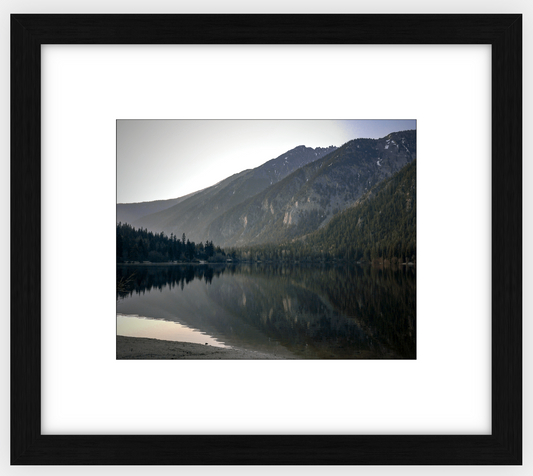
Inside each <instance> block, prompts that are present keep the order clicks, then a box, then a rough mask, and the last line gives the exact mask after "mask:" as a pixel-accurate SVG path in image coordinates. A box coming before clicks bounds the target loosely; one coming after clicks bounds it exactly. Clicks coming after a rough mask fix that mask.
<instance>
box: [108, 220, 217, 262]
mask: <svg viewBox="0 0 533 476" xmlns="http://www.w3.org/2000/svg"><path fill="white" fill-rule="evenodd" d="M198 260H205V261H209V262H224V261H226V253H225V252H224V250H223V249H221V248H220V246H215V245H214V244H213V242H212V241H209V240H206V242H205V243H202V242H200V243H195V242H194V241H190V240H189V239H187V238H186V236H185V233H183V235H182V237H181V239H180V238H178V237H177V236H176V235H174V234H173V233H171V234H170V236H166V235H165V233H163V232H161V233H153V232H151V231H148V230H147V229H146V228H144V229H143V228H139V229H136V228H134V227H133V226H131V225H130V224H128V223H118V224H117V263H125V262H130V261H136V262H142V261H150V262H152V263H162V262H168V261H185V262H193V261H198Z"/></svg>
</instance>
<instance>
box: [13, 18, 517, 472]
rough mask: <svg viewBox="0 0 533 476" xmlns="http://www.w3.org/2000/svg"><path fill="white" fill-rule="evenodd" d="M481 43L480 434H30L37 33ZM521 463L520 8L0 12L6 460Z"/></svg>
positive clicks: (36, 336) (71, 40)
mask: <svg viewBox="0 0 533 476" xmlns="http://www.w3.org/2000/svg"><path fill="white" fill-rule="evenodd" d="M242 43H247V44H285V43H287V44H430V45H437V44H455V45H457V44H489V45H491V47H492V78H491V79H492V203H491V207H492V296H491V299H492V362H491V364H492V395H491V398H492V434H491V435H367V436H364V435H348V436H346V435H309V436H298V435H278V436H275V435H262V436H261V435H256V436H250V435H231V436H230V435H226V436H212V435H211V436H210V435H193V436H186V435H185V436H184V435H181V436H140V435H138V436H134V435H128V436H126V435H124V436H120V435H115V436H113V435H111V436H109V435H107V436H106V435H61V436H57V435H54V436H52V435H42V434H41V145H40V144H41V122H40V120H41V119H40V117H41V80H40V77H41V53H40V48H41V45H44V44H242ZM521 463H522V15H520V14H508V15H481V14H480V15H477V14H473V15H212V14H206V15H196V14H195V15H56V14H50V15H44V14H35V15H33V14H29V15H23V14H14V15H12V16H11V464H12V465H48V464H54V465H58V464H68V465H95V464H98V465H224V464H231V465H239V464H246V465H250V464H254V465H356V464H359V465H374V464H375V465H404V464H410V465H418V464H424V465H427V464H432V465H451V464H453V465H474V464H478V465H517V464H521Z"/></svg>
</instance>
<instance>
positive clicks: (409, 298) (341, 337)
mask: <svg viewBox="0 0 533 476" xmlns="http://www.w3.org/2000/svg"><path fill="white" fill-rule="evenodd" d="M132 274H133V280H132V282H131V283H130V286H131V290H130V292H129V293H127V294H120V295H118V296H117V298H118V300H117V313H120V314H136V315H140V316H146V317H150V318H156V319H164V320H166V321H173V322H178V323H180V324H182V325H184V326H187V327H189V328H192V329H197V330H199V331H200V332H202V333H205V334H207V335H210V336H212V337H213V338H215V339H217V340H218V341H220V342H223V343H224V344H226V345H230V346H236V347H243V348H248V349H253V350H259V351H266V352H270V351H275V352H278V353H279V352H280V350H283V351H286V352H287V353H292V354H295V355H296V356H297V357H300V358H311V359H394V358H403V359H415V358H416V276H415V274H416V272H415V270H414V269H413V268H411V267H400V268H398V269H376V268H373V267H371V266H365V267H360V266H348V265H342V266H333V265H300V266H299V265H276V264H250V265H246V264H240V265H230V266H224V265H219V266H209V265H194V266H190V265H189V266H182V265H169V266H137V267H135V266H124V265H118V266H117V280H118V279H120V278H121V277H125V278H127V277H129V276H131V275H132Z"/></svg>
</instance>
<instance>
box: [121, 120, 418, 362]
mask: <svg viewBox="0 0 533 476" xmlns="http://www.w3.org/2000/svg"><path fill="white" fill-rule="evenodd" d="M416 155H417V136H416V119H391V120H388V119H379V120H378V119H353V120H346V119H343V120H318V119H317V120H183V119H179V120H178V119H176V120H171V119H165V120H156V119H147V120H144V119H118V120H117V121H116V158H117V202H116V203H117V205H116V283H117V288H116V304H117V306H116V316H117V317H116V319H117V321H116V346H117V347H116V358H117V359H125V360H135V359H145V360H155V359H163V360H174V359H213V360H215V359H246V360H257V359H261V360H266V359H407V360H413V359H416V358H417V354H416V349H417V340H416V328H417V325H416V324H417V321H416Z"/></svg>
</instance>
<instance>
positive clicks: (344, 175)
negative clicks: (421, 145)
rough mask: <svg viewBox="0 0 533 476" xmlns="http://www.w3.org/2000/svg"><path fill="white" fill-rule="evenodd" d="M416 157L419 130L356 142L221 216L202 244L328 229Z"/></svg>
mask: <svg viewBox="0 0 533 476" xmlns="http://www.w3.org/2000/svg"><path fill="white" fill-rule="evenodd" d="M415 158H416V131H414V130H410V131H401V132H395V133H391V134H389V135H387V136H386V137H383V138H381V139H355V140H352V141H350V142H347V143H346V144H344V145H343V146H342V147H340V148H339V149H337V150H335V151H334V152H332V153H330V154H327V155H325V156H323V157H322V158H320V159H318V160H315V161H313V162H310V163H308V164H307V165H304V166H302V167H300V168H299V169H297V170H296V171H294V172H293V173H291V174H290V175H288V176H287V177H285V178H284V179H283V180H280V181H279V182H277V183H273V184H272V185H271V186H268V187H267V188H265V189H264V190H263V191H261V192H259V193H257V194H255V195H254V196H252V197H250V198H248V199H246V200H243V201H242V202H241V203H240V204H238V205H236V206H234V207H233V208H231V209H229V210H227V211H225V212H223V213H221V214H220V215H219V216H218V217H216V218H215V219H214V220H213V221H212V222H211V223H210V225H209V226H208V227H207V234H206V235H205V236H204V239H209V240H211V241H213V242H215V243H217V244H219V245H220V246H223V247H224V246H225V247H227V246H236V247H239V246H249V245H254V244H263V243H269V242H281V241H286V240H291V239H295V238H298V237H301V236H303V235H306V234H308V233H311V232H313V231H315V230H317V229H320V228H322V227H324V226H326V225H327V223H328V222H329V221H330V220H331V219H332V218H333V217H334V216H335V215H336V214H338V213H339V212H341V211H342V210H345V209H346V208H348V207H350V206H352V205H353V204H355V203H356V202H357V201H358V200H359V199H360V198H361V197H362V196H363V195H364V194H366V193H367V192H368V191H369V190H370V189H372V187H373V186H374V185H376V184H377V183H379V182H381V181H383V180H384V179H386V178H388V177H390V176H391V175H393V174H395V173H396V172H398V171H400V170H401V169H402V168H403V167H404V166H405V165H407V164H409V163H411V162H412V161H413V160H415Z"/></svg>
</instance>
